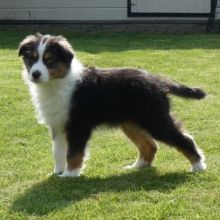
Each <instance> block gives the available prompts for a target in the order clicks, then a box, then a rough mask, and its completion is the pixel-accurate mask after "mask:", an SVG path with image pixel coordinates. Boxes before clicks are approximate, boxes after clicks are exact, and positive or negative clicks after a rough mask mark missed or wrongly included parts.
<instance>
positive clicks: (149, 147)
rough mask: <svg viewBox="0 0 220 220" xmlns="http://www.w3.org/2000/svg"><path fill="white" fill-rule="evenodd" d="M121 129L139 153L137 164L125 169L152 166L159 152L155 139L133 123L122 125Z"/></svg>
mask: <svg viewBox="0 0 220 220" xmlns="http://www.w3.org/2000/svg"><path fill="white" fill-rule="evenodd" d="M121 129H122V130H123V132H124V133H125V134H126V136H127V137H128V138H129V139H130V140H131V141H132V142H133V143H134V144H135V145H136V146H137V149H138V151H139V157H138V159H137V160H136V162H135V163H134V164H133V165H129V166H126V167H125V169H129V168H141V167H144V166H150V165H151V164H152V162H153V160H154V158H155V154H156V152H157V144H156V142H155V141H154V139H153V138H152V137H151V136H150V135H149V134H148V133H147V132H146V131H145V130H144V129H142V128H140V127H139V126H137V125H136V124H134V123H131V122H127V123H124V124H122V125H121Z"/></svg>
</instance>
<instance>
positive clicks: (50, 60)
mask: <svg viewBox="0 0 220 220" xmlns="http://www.w3.org/2000/svg"><path fill="white" fill-rule="evenodd" d="M45 63H46V65H47V66H48V67H49V68H52V67H54V66H55V65H56V60H55V59H54V58H52V57H50V58H47V59H46V60H45Z"/></svg>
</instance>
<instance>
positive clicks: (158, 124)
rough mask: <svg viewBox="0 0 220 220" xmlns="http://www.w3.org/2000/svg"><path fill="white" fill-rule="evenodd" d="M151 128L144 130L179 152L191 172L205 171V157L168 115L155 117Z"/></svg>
mask: <svg viewBox="0 0 220 220" xmlns="http://www.w3.org/2000/svg"><path fill="white" fill-rule="evenodd" d="M153 121H154V123H153V124H151V126H149V125H148V126H147V123H146V129H147V130H148V131H149V133H150V134H151V135H152V136H153V137H154V138H155V139H157V140H159V141H162V142H164V143H166V144H169V145H171V146H174V147H175V148H176V149H177V150H178V151H180V152H181V153H182V154H183V155H184V156H185V157H186V158H187V159H188V160H189V161H190V162H191V164H192V168H191V171H193V172H194V171H200V170H205V169H206V163H205V156H204V155H203V153H202V150H200V149H199V148H198V147H197V145H196V143H195V141H194V140H193V138H192V137H191V136H190V135H188V134H186V133H184V132H183V131H182V130H181V129H180V127H179V126H178V125H177V124H176V123H175V121H174V119H173V118H172V117H171V116H170V115H166V116H161V117H157V118H156V119H155V120H152V122H153ZM142 125H143V126H144V123H142Z"/></svg>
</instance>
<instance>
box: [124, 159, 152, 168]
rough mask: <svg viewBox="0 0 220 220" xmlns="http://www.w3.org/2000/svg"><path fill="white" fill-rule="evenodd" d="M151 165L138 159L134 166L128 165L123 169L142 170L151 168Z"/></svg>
mask: <svg viewBox="0 0 220 220" xmlns="http://www.w3.org/2000/svg"><path fill="white" fill-rule="evenodd" d="M150 166H151V164H149V163H148V162H147V161H145V160H143V159H138V160H137V161H135V163H134V164H132V165H128V166H125V167H123V169H125V170H127V169H140V168H143V167H150Z"/></svg>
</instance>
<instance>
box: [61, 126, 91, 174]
mask: <svg viewBox="0 0 220 220" xmlns="http://www.w3.org/2000/svg"><path fill="white" fill-rule="evenodd" d="M66 132H67V146H68V149H67V166H66V169H65V171H64V172H63V173H62V174H61V175H60V177H78V176H80V172H81V171H82V169H83V168H84V167H83V161H84V159H85V154H86V143H87V140H88V139H89V137H90V134H91V129H87V128H85V127H83V128H82V127H80V126H77V124H75V125H74V126H73V127H72V126H71V125H70V126H68V127H67V129H66Z"/></svg>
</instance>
